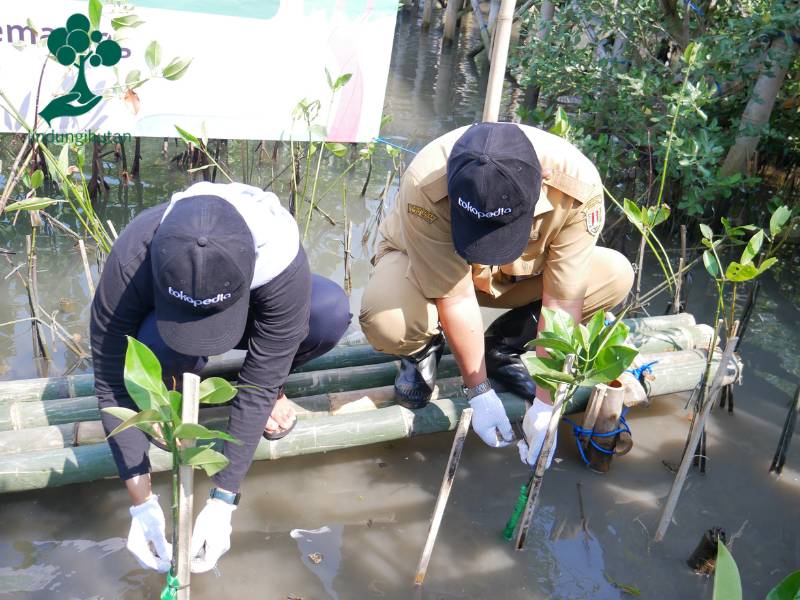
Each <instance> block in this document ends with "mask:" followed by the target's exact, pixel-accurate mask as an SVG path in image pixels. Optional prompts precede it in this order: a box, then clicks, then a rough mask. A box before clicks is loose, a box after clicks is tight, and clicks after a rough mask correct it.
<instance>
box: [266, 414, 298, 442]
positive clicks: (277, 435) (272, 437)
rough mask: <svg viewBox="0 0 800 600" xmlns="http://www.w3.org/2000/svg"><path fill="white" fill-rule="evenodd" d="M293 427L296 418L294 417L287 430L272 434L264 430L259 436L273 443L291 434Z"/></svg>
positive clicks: (295, 423)
mask: <svg viewBox="0 0 800 600" xmlns="http://www.w3.org/2000/svg"><path fill="white" fill-rule="evenodd" d="M295 425H297V416H295V418H294V421H292V424H291V425H290V426H289V427H288V428H287V429H281V430H279V431H275V432H273V433H268V432H267V430H266V429H265V430H264V432H263V433H262V434H261V436H262V437H263V438H264V439H265V440H268V441H270V442H274V441H277V440H280V439H282V438H285V437H286V436H287V435H289V434H290V433H291V432H292V430H293V429H294V427H295Z"/></svg>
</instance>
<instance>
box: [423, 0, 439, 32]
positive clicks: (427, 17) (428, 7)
mask: <svg viewBox="0 0 800 600" xmlns="http://www.w3.org/2000/svg"><path fill="white" fill-rule="evenodd" d="M424 2H425V6H424V7H423V8H422V28H423V29H427V28H428V27H430V25H431V18H432V17H433V5H434V3H435V2H436V0H424Z"/></svg>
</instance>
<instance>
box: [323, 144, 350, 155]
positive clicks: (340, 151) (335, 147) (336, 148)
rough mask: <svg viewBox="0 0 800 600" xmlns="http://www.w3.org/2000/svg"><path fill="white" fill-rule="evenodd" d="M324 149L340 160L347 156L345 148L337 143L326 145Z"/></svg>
mask: <svg viewBox="0 0 800 600" xmlns="http://www.w3.org/2000/svg"><path fill="white" fill-rule="evenodd" d="M325 148H327V149H328V151H329V152H330V153H331V154H333V155H334V156H336V157H337V158H342V157H343V156H345V155H346V154H347V146H345V145H344V144H339V143H338V142H331V143H326V144H325Z"/></svg>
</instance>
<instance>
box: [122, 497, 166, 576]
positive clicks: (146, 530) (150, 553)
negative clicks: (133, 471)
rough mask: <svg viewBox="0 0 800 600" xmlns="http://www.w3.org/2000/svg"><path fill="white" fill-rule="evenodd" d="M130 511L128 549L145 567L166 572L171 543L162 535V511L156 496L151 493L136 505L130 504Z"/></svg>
mask: <svg viewBox="0 0 800 600" xmlns="http://www.w3.org/2000/svg"><path fill="white" fill-rule="evenodd" d="M130 511H131V530H130V531H129V532H128V544H127V546H128V550H130V552H131V553H132V554H133V555H134V556H135V557H136V560H137V561H138V562H139V564H140V565H142V567H144V568H145V569H155V570H156V571H160V572H161V573H166V572H167V571H169V567H170V561H171V560H172V544H170V543H169V542H167V538H166V537H165V535H164V511H162V510H161V506H160V505H159V504H158V496H156V495H155V494H151V495H150V497H149V498H148V499H147V500H145V501H144V502H142V503H141V504H139V505H138V506H131V508H130ZM151 544H152V547H151ZM154 550H155V552H154Z"/></svg>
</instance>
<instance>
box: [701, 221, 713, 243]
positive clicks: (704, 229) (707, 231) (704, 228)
mask: <svg viewBox="0 0 800 600" xmlns="http://www.w3.org/2000/svg"><path fill="white" fill-rule="evenodd" d="M700 233H702V234H703V237H704V238H706V239H707V240H712V239H714V232H713V231H711V227H709V226H708V225H706V224H705V223H700Z"/></svg>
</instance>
